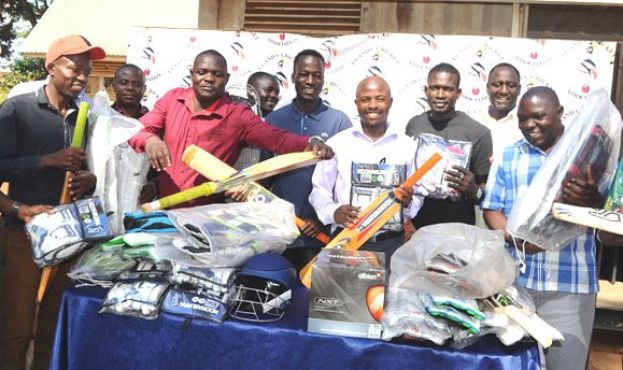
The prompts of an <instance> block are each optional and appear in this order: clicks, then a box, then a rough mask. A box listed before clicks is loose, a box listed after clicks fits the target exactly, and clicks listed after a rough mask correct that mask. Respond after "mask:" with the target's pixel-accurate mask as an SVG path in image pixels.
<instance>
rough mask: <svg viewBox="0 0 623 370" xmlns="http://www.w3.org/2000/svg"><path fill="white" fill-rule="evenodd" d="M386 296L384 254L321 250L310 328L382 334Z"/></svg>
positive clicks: (314, 275)
mask: <svg viewBox="0 0 623 370" xmlns="http://www.w3.org/2000/svg"><path fill="white" fill-rule="evenodd" d="M384 296H385V255H384V254H383V253H377V252H368V251H351V250H342V249H332V250H322V251H321V252H320V254H319V255H318V259H317V261H316V263H315V264H314V266H313V270H312V285H311V290H310V293H309V321H308V326H307V330H308V331H310V332H315V333H323V334H329V335H339V336H348V337H359V338H375V339H376V338H380V337H381V324H380V319H381V315H382V314H383V300H384Z"/></svg>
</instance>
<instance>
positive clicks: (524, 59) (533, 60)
mask: <svg viewBox="0 0 623 370" xmlns="http://www.w3.org/2000/svg"><path fill="white" fill-rule="evenodd" d="M545 44H546V41H545V39H536V40H535V42H534V43H531V45H530V47H529V48H528V49H526V50H525V51H524V52H522V53H521V54H519V55H517V57H516V61H517V62H518V63H520V64H521V65H523V66H526V67H541V66H543V65H544V64H546V63H549V62H550V61H551V60H552V57H551V56H549V55H547V53H546V50H547V49H546V48H545ZM520 69H521V68H520Z"/></svg>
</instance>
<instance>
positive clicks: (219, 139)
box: [129, 50, 333, 206]
mask: <svg viewBox="0 0 623 370" xmlns="http://www.w3.org/2000/svg"><path fill="white" fill-rule="evenodd" d="M190 76H191V80H192V88H186V89H185V88H175V89H173V90H171V91H169V92H168V93H167V94H165V96H164V97H162V98H161V99H160V100H158V101H157V102H156V104H155V106H154V108H153V110H152V111H151V112H149V113H147V114H146V115H144V116H143V117H141V119H140V121H141V122H142V123H143V125H144V126H145V128H144V129H143V130H141V131H140V132H139V133H138V134H136V136H134V137H133V138H132V139H130V140H129V143H130V145H132V147H133V148H134V149H136V150H138V151H145V153H146V154H147V157H148V159H149V162H150V163H151V166H152V167H153V168H155V169H156V170H158V171H160V174H159V177H158V183H159V189H158V190H159V196H160V197H163V196H167V195H170V194H173V193H176V192H178V191H180V190H183V189H188V188H190V187H192V186H195V185H199V184H201V183H203V182H205V181H206V179H205V178H204V177H203V176H201V175H199V174H198V173H197V172H195V171H193V170H192V169H190V168H189V167H187V166H186V165H185V164H184V163H183V162H182V153H183V152H184V150H185V149H186V148H187V147H188V146H189V145H191V144H196V145H198V146H200V147H202V148H203V149H205V150H207V151H209V152H210V153H212V154H213V155H215V156H216V157H218V158H219V159H221V160H222V161H224V162H226V163H227V164H229V165H233V164H234V162H235V161H236V159H237V158H238V156H239V155H240V148H241V147H243V146H245V145H247V146H254V147H259V148H262V149H266V150H269V151H272V152H274V153H289V152H296V151H303V150H313V151H314V152H317V153H318V155H319V156H320V157H321V158H325V159H327V158H331V157H332V156H333V151H332V150H331V148H330V147H328V146H327V145H325V144H324V143H323V142H322V141H321V139H318V138H315V137H314V138H311V139H310V138H308V137H305V136H301V135H296V134H292V133H289V132H287V131H285V130H282V129H278V128H276V127H274V126H272V125H270V124H268V123H266V122H264V121H262V119H261V118H260V117H258V116H257V115H255V113H253V112H252V111H251V109H250V108H249V107H248V106H247V105H246V104H236V103H233V102H232V101H231V100H230V99H229V97H228V96H227V95H226V94H225V85H227V81H228V80H229V73H227V61H226V60H225V58H224V57H223V56H222V55H221V54H220V53H219V52H217V51H215V50H206V51H203V52H201V53H199V55H197V57H195V61H194V63H193V67H192V69H191V71H190ZM207 202H208V201H207V200H206V199H205V198H202V199H199V200H196V201H191V202H189V203H187V204H185V205H186V206H188V205H198V204H204V203H207Z"/></svg>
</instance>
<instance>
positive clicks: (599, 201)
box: [562, 165, 604, 208]
mask: <svg viewBox="0 0 623 370" xmlns="http://www.w3.org/2000/svg"><path fill="white" fill-rule="evenodd" d="M592 170H593V169H592V166H590V165H588V166H586V168H585V169H584V176H578V177H574V178H572V179H571V181H569V182H568V183H567V185H566V186H565V187H564V188H563V189H562V196H563V202H564V203H569V204H572V205H576V206H581V207H592V208H601V207H602V206H603V204H604V198H603V196H602V195H601V194H599V189H597V183H596V182H595V180H594V179H593V172H592ZM582 177H584V178H582Z"/></svg>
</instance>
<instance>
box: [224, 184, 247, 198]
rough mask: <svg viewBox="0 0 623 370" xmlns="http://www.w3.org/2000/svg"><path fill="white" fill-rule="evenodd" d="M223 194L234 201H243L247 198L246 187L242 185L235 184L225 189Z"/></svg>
mask: <svg viewBox="0 0 623 370" xmlns="http://www.w3.org/2000/svg"><path fill="white" fill-rule="evenodd" d="M225 196H227V197H229V198H231V199H232V200H233V201H234V202H244V201H245V200H247V187H246V186H244V185H239V186H236V187H235V188H231V189H229V190H226V191H225Z"/></svg>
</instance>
